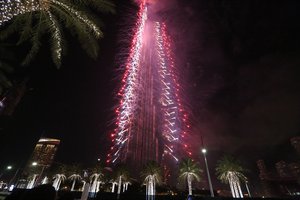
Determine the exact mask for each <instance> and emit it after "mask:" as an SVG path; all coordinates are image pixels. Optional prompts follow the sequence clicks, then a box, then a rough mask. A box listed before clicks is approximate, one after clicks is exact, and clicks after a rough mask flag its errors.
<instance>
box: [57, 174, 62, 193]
mask: <svg viewBox="0 0 300 200" xmlns="http://www.w3.org/2000/svg"><path fill="white" fill-rule="evenodd" d="M60 184H61V178H60V177H59V180H58V184H57V190H59V187H60Z"/></svg>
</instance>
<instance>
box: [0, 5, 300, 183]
mask: <svg viewBox="0 0 300 200" xmlns="http://www.w3.org/2000/svg"><path fill="white" fill-rule="evenodd" d="M158 2H160V3H158V4H157V5H155V7H153V9H154V10H155V12H156V16H157V17H160V19H163V20H164V21H165V22H166V23H167V25H168V28H169V31H170V35H171V37H172V39H173V41H174V46H175V47H176V48H174V52H175V54H176V61H177V65H178V69H179V70H180V72H181V77H183V78H184V80H183V82H184V88H185V91H186V94H185V97H184V98H185V101H186V103H187V104H188V105H189V107H190V110H191V113H190V119H191V123H192V127H193V128H192V129H193V137H194V139H195V140H194V143H195V144H194V145H195V146H197V148H199V146H200V144H201V137H203V139H204V144H205V145H206V146H207V148H208V149H209V152H208V156H209V157H208V159H209V162H210V163H209V164H210V167H211V170H213V168H214V166H215V164H216V160H217V159H219V158H220V156H222V155H223V154H225V153H227V154H233V155H235V156H236V157H237V158H239V159H240V160H241V161H242V162H243V163H245V166H246V167H247V168H249V169H251V170H252V172H251V173H252V176H253V177H256V178H257V171H256V167H255V165H256V164H255V161H256V160H258V159H265V160H266V161H267V164H268V165H269V168H272V167H274V166H273V165H274V163H275V162H277V161H280V160H286V161H288V162H290V161H295V160H297V159H298V158H299V157H297V155H296V152H295V151H294V149H293V148H292V147H291V145H290V143H289V140H290V138H291V137H293V136H299V135H300V80H299V76H300V56H299V52H300V23H299V21H300V13H299V10H300V2H299V1H296V0H294V1H292V0H289V1H287V0H284V1H283V0H282V1H261V0H248V1H246V0H244V1H239V0H227V1H225V0H173V1H172V0H170V1H167V0H165V1H158ZM135 12H136V7H135V6H134V5H132V3H130V1H127V0H126V1H121V2H118V3H117V14H116V15H108V16H107V15H106V16H105V17H102V18H103V21H104V24H105V27H103V30H104V34H105V37H104V39H102V40H101V41H100V42H99V44H100V52H99V57H98V59H96V60H92V59H90V58H89V57H88V56H87V55H86V53H85V52H84V51H83V50H81V49H80V48H79V45H78V43H77V42H76V40H75V39H74V38H71V37H69V38H68V42H69V43H68V54H67V56H66V57H64V59H63V65H62V67H61V69H59V70H58V69H56V68H55V66H54V65H53V63H52V62H51V58H50V54H49V52H48V49H47V44H46V43H47V41H46V42H45V44H44V45H43V50H42V52H40V53H39V55H38V57H37V59H36V60H35V61H34V62H33V63H32V65H31V68H30V71H29V72H28V74H29V75H30V80H29V82H28V89H27V92H26V94H25V96H24V97H23V99H22V101H21V102H20V104H19V105H18V107H17V108H16V110H15V113H14V114H13V116H12V119H11V120H10V122H9V123H7V125H6V126H5V128H3V129H2V130H1V135H0V136H1V140H0V154H1V157H2V158H1V161H0V165H1V166H4V165H7V164H8V163H10V164H13V165H19V166H20V165H22V164H24V163H25V162H26V160H27V159H28V157H29V156H30V154H31V151H32V150H33V148H34V145H35V143H36V142H37V141H38V139H39V138H40V137H41V136H45V137H55V138H59V139H61V145H60V147H59V151H58V153H57V157H56V161H59V162H63V163H76V162H77V163H85V164H87V165H91V164H93V163H95V162H96V160H97V158H103V159H104V155H105V154H106V152H105V150H106V148H107V147H108V141H107V139H106V135H107V134H108V133H109V131H111V130H112V129H113V127H112V126H111V120H112V119H113V117H114V115H113V112H112V110H113V107H114V106H115V103H116V100H115V91H116V90H117V89H118V88H119V86H120V85H119V82H118V80H119V77H120V76H121V72H120V70H119V69H118V63H119V62H120V60H121V59H119V57H118V56H119V55H121V53H122V49H126V47H127V46H126V45H128V40H129V39H130V36H128V35H130V34H126V33H129V32H130V26H131V25H132V24H133V23H134V17H132V16H133V15H134V13H135ZM126 41H127V42H126ZM195 151H196V152H195V153H196V154H198V152H197V151H199V149H195ZM201 159H202V158H201ZM201 162H202V161H201ZM202 168H203V169H204V167H202ZM212 174H214V172H213V173H212ZM213 180H215V177H213Z"/></svg>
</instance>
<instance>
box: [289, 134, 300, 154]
mask: <svg viewBox="0 0 300 200" xmlns="http://www.w3.org/2000/svg"><path fill="white" fill-rule="evenodd" d="M291 145H292V146H293V147H294V148H295V150H296V151H297V153H298V154H299V155H300V137H293V138H291Z"/></svg>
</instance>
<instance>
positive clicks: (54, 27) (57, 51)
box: [47, 11, 63, 68]
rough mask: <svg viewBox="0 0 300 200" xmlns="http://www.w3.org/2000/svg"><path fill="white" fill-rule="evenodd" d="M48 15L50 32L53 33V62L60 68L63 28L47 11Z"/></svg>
mask: <svg viewBox="0 0 300 200" xmlns="http://www.w3.org/2000/svg"><path fill="white" fill-rule="evenodd" d="M47 14H48V18H47V19H48V20H49V31H50V33H51V54H52V60H53V62H54V63H55V65H56V66H57V67H58V68H59V67H60V65H61V56H62V49H63V42H62V41H63V38H62V33H61V28H60V25H59V23H58V22H57V19H56V18H55V16H53V15H52V14H51V12H50V11H47Z"/></svg>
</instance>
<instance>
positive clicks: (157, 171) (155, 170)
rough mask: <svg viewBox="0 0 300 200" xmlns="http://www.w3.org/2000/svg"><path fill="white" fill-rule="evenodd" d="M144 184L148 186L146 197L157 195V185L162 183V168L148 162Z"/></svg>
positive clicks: (144, 170) (143, 175)
mask: <svg viewBox="0 0 300 200" xmlns="http://www.w3.org/2000/svg"><path fill="white" fill-rule="evenodd" d="M141 175H142V177H143V178H144V184H145V185H146V195H147V196H154V195H155V185H156V184H160V183H161V168H160V166H159V165H158V164H157V163H156V162H155V161H150V162H148V163H147V164H146V165H145V167H144V169H143V171H142V173H141Z"/></svg>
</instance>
